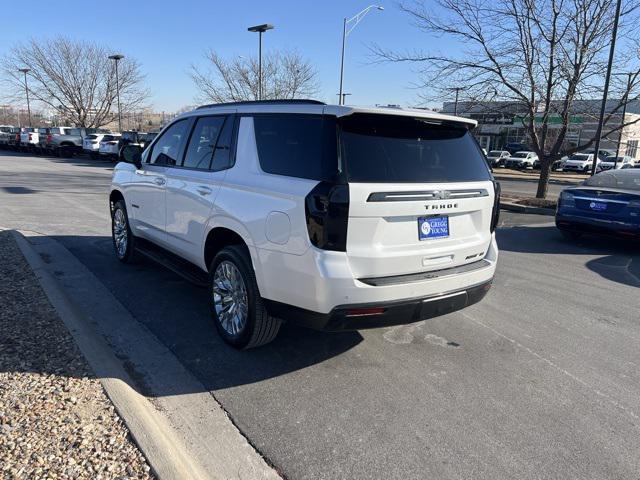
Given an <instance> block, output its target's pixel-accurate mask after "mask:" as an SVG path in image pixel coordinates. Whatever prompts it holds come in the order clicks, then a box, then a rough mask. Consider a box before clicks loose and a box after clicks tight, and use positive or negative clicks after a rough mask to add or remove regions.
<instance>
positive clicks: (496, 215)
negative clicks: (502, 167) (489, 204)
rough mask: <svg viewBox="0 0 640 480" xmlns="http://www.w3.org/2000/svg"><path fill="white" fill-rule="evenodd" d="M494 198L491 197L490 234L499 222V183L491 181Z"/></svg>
mask: <svg viewBox="0 0 640 480" xmlns="http://www.w3.org/2000/svg"><path fill="white" fill-rule="evenodd" d="M493 189H494V190H495V196H494V197H493V210H492V211H491V233H493V232H495V230H496V227H497V226H498V220H500V192H501V188H500V182H496V181H495V180H494V181H493Z"/></svg>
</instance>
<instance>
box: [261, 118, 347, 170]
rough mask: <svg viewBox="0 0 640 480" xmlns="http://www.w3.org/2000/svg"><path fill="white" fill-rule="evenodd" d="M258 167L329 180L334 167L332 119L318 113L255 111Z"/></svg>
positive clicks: (335, 162) (334, 147)
mask: <svg viewBox="0 0 640 480" xmlns="http://www.w3.org/2000/svg"><path fill="white" fill-rule="evenodd" d="M253 124H254V129H255V135H256V145H257V147H258V157H259V159H260V167H261V168H262V170H264V171H265V172H267V173H274V174H277V175H286V176H288V177H298V178H309V179H312V180H330V179H332V178H333V176H334V175H335V173H336V171H337V160H336V144H335V123H333V122H331V121H330V120H328V118H327V117H324V116H322V115H305V114H266V115H255V116H254V117H253Z"/></svg>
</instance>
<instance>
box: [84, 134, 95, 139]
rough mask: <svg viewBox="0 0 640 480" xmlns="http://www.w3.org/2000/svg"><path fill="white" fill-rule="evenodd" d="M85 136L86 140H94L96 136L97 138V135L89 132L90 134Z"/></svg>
mask: <svg viewBox="0 0 640 480" xmlns="http://www.w3.org/2000/svg"><path fill="white" fill-rule="evenodd" d="M85 138H86V139H87V140H95V139H96V138H98V135H94V134H91V135H87V136H86V137H85Z"/></svg>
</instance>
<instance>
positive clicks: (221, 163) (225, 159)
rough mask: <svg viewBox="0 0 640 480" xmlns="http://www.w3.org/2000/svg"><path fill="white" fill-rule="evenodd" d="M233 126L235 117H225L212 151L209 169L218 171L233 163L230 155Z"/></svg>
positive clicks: (229, 166)
mask: <svg viewBox="0 0 640 480" xmlns="http://www.w3.org/2000/svg"><path fill="white" fill-rule="evenodd" d="M234 126H235V117H227V119H226V121H225V122H224V127H223V128H222V132H221V133H220V136H219V137H218V143H217V144H216V149H215V152H214V153H213V162H212V163H211V170H213V171H214V172H218V171H220V170H225V169H227V168H231V166H232V165H233V155H232V151H231V150H232V147H233V146H232V143H233V131H234Z"/></svg>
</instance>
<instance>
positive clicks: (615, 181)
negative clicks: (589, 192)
mask: <svg viewBox="0 0 640 480" xmlns="http://www.w3.org/2000/svg"><path fill="white" fill-rule="evenodd" d="M583 185H585V186H587V187H604V188H620V189H623V190H637V191H639V192H640V170H637V169H622V170H621V171H619V172H605V173H599V174H598V175H594V176H593V177H591V178H589V179H588V180H585V181H584V183H583Z"/></svg>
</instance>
